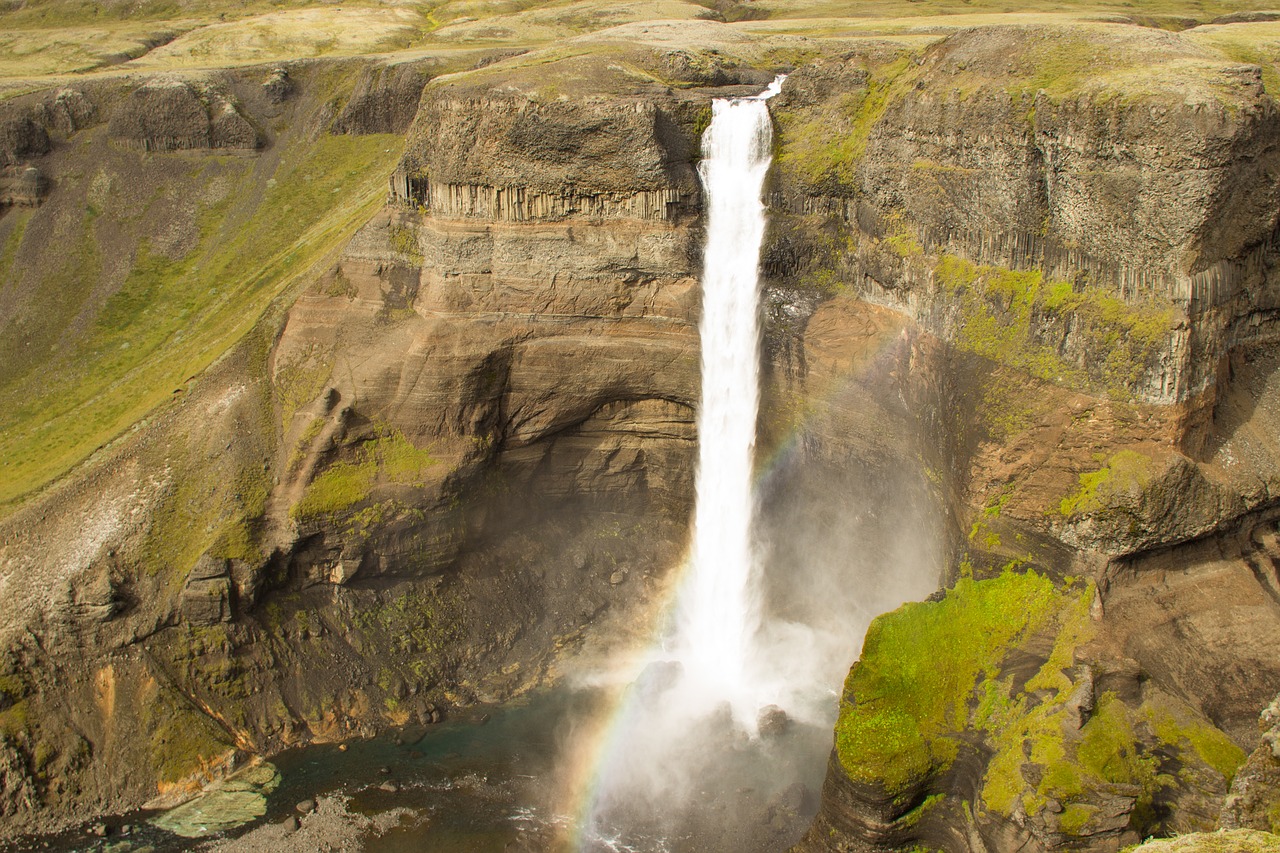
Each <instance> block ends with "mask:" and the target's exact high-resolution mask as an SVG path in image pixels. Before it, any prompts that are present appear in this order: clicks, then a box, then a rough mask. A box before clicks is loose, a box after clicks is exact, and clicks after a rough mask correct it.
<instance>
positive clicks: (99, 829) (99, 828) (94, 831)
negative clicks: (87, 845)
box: [89, 821, 111, 838]
mask: <svg viewBox="0 0 1280 853" xmlns="http://www.w3.org/2000/svg"><path fill="white" fill-rule="evenodd" d="M110 831H111V830H110V828H109V827H108V826H107V825H106V824H105V823H102V822H101V821H99V822H98V823H95V824H94V825H93V826H91V827H89V834H90V835H96V836H97V837H98V838H105V837H106V836H107V834H108V833H109V832H110Z"/></svg>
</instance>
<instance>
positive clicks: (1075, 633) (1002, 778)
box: [974, 584, 1094, 815]
mask: <svg viewBox="0 0 1280 853" xmlns="http://www.w3.org/2000/svg"><path fill="white" fill-rule="evenodd" d="M1093 595H1094V589H1093V586H1092V584H1090V585H1088V586H1086V587H1085V588H1084V589H1083V590H1081V591H1080V592H1078V593H1074V594H1073V593H1070V592H1069V591H1064V592H1062V593H1060V596H1059V599H1058V602H1057V604H1058V606H1057V608H1056V610H1055V612H1054V613H1053V614H1052V619H1053V626H1054V628H1055V630H1056V635H1055V637H1054V645H1053V650H1052V652H1050V654H1049V658H1048V660H1046V661H1045V663H1044V665H1043V666H1042V667H1041V668H1040V669H1039V671H1038V672H1037V673H1036V674H1035V675H1034V676H1032V677H1031V679H1029V680H1028V681H1027V683H1026V685H1025V686H1024V687H1023V689H1022V691H1020V692H1019V693H1017V694H1015V693H1014V691H1013V683H1012V679H1011V678H1006V679H1004V680H1001V681H996V680H994V679H989V680H988V681H987V682H986V683H984V684H983V685H982V701H981V702H980V703H979V705H978V710H977V712H976V713H975V716H974V725H975V726H976V727H977V728H978V729H981V730H983V731H985V732H987V735H988V737H989V738H990V740H991V741H992V743H993V745H994V746H995V755H994V756H993V757H992V759H991V762H990V764H989V765H988V767H987V778H986V780H985V782H984V785H983V789H982V800H983V803H984V804H985V805H986V807H987V808H989V809H991V810H992V811H995V812H997V813H999V814H1003V815H1009V814H1011V813H1012V811H1013V806H1014V802H1015V801H1016V800H1017V799H1018V797H1019V796H1020V795H1023V807H1024V808H1025V809H1026V810H1027V812H1028V813H1033V812H1035V811H1038V810H1039V809H1040V808H1041V807H1043V805H1044V802H1045V799H1046V798H1047V797H1049V796H1055V797H1068V796H1070V795H1071V794H1070V793H1069V792H1075V793H1079V791H1080V790H1081V783H1080V778H1079V773H1078V771H1077V769H1076V768H1075V766H1074V764H1073V763H1071V762H1070V761H1068V760H1067V759H1068V755H1067V746H1066V744H1065V741H1064V737H1063V729H1062V724H1063V716H1064V711H1065V707H1066V702H1067V699H1068V698H1069V697H1070V695H1071V692H1072V690H1073V688H1074V684H1073V683H1072V681H1071V679H1070V678H1069V677H1068V676H1067V675H1066V673H1065V670H1066V669H1068V668H1069V667H1071V666H1072V665H1073V664H1074V658H1075V650H1076V648H1077V647H1078V646H1079V645H1080V644H1081V643H1084V642H1086V641H1087V640H1088V639H1089V638H1090V637H1091V636H1092V631H1093V626H1092V623H1091V621H1090V620H1089V605H1090V604H1091V603H1092V601H1093ZM1045 621H1046V623H1047V622H1048V621H1049V620H1047V619H1046V620H1045ZM1037 697H1042V698H1037ZM1028 760H1030V761H1033V762H1035V763H1036V764H1039V765H1041V766H1042V767H1044V768H1045V772H1044V775H1043V777H1042V779H1041V781H1040V785H1039V786H1038V788H1037V789H1036V790H1035V791H1034V792H1032V793H1029V794H1024V790H1025V787H1026V782H1025V780H1024V778H1023V775H1022V768H1023V765H1024V764H1026V763H1027V761H1028Z"/></svg>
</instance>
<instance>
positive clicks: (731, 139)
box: [674, 77, 782, 722]
mask: <svg viewBox="0 0 1280 853" xmlns="http://www.w3.org/2000/svg"><path fill="white" fill-rule="evenodd" d="M781 85H782V78H781V77H779V78H778V79H776V80H775V81H774V82H773V84H772V85H771V86H769V88H768V89H767V90H765V91H764V92H763V93H761V94H760V95H757V96H756V97H754V98H734V99H717V100H716V101H714V102H713V104H712V120H711V125H710V127H708V128H707V131H706V133H705V135H704V136H703V139H702V151H703V159H702V162H701V164H700V167H699V171H700V174H701V177H702V183H703V187H704V189H705V191H706V196H707V198H708V219H707V242H706V252H705V257H704V264H703V275H702V320H701V324H700V326H699V334H700V337H701V341H702V405H701V408H700V410H699V414H698V445H699V452H698V471H697V502H696V505H695V509H694V521H693V527H694V533H693V547H692V555H691V565H690V575H689V578H688V582H687V583H688V585H687V587H686V588H685V590H684V593H683V595H682V597H681V599H680V603H679V609H678V611H677V622H676V635H675V648H674V651H675V652H676V655H677V656H678V658H679V660H680V662H681V664H682V666H683V668H684V674H685V677H684V681H685V682H686V684H691V685H696V686H697V689H698V691H699V692H700V693H701V694H702V696H703V698H705V699H706V700H708V701H710V702H713V703H719V702H724V701H728V702H729V704H730V706H731V707H732V708H733V710H734V715H735V717H737V718H738V719H739V720H741V721H744V722H746V721H751V720H752V716H748V715H754V712H755V711H756V710H757V708H755V707H750V704H751V702H752V701H753V700H752V696H751V692H752V691H751V689H750V682H751V677H750V673H749V662H750V657H751V643H752V639H753V636H754V634H755V631H756V629H757V627H758V625H759V618H760V616H759V601H758V595H757V591H756V590H755V588H754V585H755V581H756V578H755V574H756V571H755V570H756V565H755V558H754V555H753V548H752V541H751V537H752V527H753V525H752V517H753V514H754V511H753V508H754V498H753V495H752V488H751V471H752V458H753V451H754V448H755V432H756V413H757V410H758V408H759V402H760V379H759V362H760V292H759V291H760V287H759V280H758V273H757V270H758V266H759V263H760V244H761V241H762V240H763V238H764V227H765V210H764V204H763V202H762V201H761V192H762V189H763V186H764V178H765V173H766V172H767V171H768V169H769V161H770V157H771V148H772V142H773V133H772V125H771V123H770V119H769V110H768V106H767V105H766V103H765V102H766V100H767V99H768V98H770V97H772V96H773V95H775V94H777V92H778V91H779V89H780V88H781Z"/></svg>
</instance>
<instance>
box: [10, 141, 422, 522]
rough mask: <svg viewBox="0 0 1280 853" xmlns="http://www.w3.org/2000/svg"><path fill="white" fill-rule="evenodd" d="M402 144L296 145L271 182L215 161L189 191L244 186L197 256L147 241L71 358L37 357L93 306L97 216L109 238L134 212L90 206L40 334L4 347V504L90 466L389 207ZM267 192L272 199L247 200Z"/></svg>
mask: <svg viewBox="0 0 1280 853" xmlns="http://www.w3.org/2000/svg"><path fill="white" fill-rule="evenodd" d="M400 144H401V140H400V139H399V138H392V137H382V136H369V137H357V136H337V137H328V136H326V137H322V138H320V139H319V140H316V141H315V142H310V141H299V142H298V143H295V145H294V146H293V147H292V148H290V150H288V151H287V152H285V155H284V156H283V158H282V161H281V163H280V164H279V166H278V167H277V168H276V169H275V172H274V176H272V181H274V183H270V182H268V181H267V180H266V178H267V177H268V176H265V175H261V174H257V173H256V170H255V169H254V168H253V163H252V161H247V160H244V159H243V158H225V159H224V158H216V157H210V158H209V160H208V161H207V165H205V166H204V167H203V168H204V169H206V170H209V171H210V173H209V174H205V172H203V171H201V170H199V169H198V170H197V171H196V173H195V174H193V175H192V176H191V178H190V180H191V181H192V182H193V183H194V184H195V185H197V186H199V185H202V184H205V183H207V182H209V181H214V180H215V179H217V178H221V179H223V180H226V179H227V178H229V177H230V178H232V179H233V180H235V181H236V182H237V183H236V185H235V187H234V189H233V191H232V192H229V193H227V195H226V196H225V197H224V199H223V200H222V201H218V202H215V203H212V204H210V205H207V206H206V207H205V208H204V209H203V210H202V211H201V216H200V239H199V244H198V246H197V247H196V248H194V249H193V250H192V251H190V252H188V253H187V254H185V255H184V256H182V257H180V258H177V259H173V258H170V257H167V256H165V255H163V254H160V253H158V252H156V251H155V250H154V249H153V248H152V247H151V246H150V245H149V244H147V243H145V242H144V243H143V244H141V245H140V246H139V247H138V250H137V254H136V256H135V260H134V263H133V264H132V266H131V269H130V271H129V273H128V275H127V277H126V278H125V281H124V282H123V284H122V286H121V287H120V289H119V291H118V292H117V293H116V294H115V295H114V296H112V297H111V298H110V299H109V300H108V301H107V304H106V306H105V307H104V308H103V309H102V311H101V312H100V313H99V314H98V316H97V317H96V319H95V320H94V321H93V322H92V323H91V325H90V327H89V328H88V329H86V330H85V332H84V333H83V334H81V335H80V336H78V338H77V339H76V342H75V344H74V345H73V346H70V347H69V348H66V349H62V350H59V351H57V352H55V353H53V354H52V355H50V354H49V353H48V352H47V351H46V352H38V351H35V350H32V349H30V347H29V346H28V345H27V342H30V341H33V340H45V341H48V340H50V339H54V340H56V339H57V338H58V333H59V332H61V330H62V329H64V328H66V327H67V326H69V325H70V323H71V320H72V318H73V317H74V316H75V315H76V313H78V312H80V311H82V310H85V309H86V308H89V305H88V303H87V301H86V300H87V299H88V297H89V293H90V290H91V289H92V288H93V287H94V286H95V285H97V284H98V282H99V279H100V275H101V273H100V272H99V271H100V270H101V264H102V262H101V260H100V255H101V251H100V250H99V248H98V240H99V232H100V230H101V223H100V222H99V221H98V220H99V217H108V216H110V217H112V218H113V227H115V223H120V224H121V225H127V224H128V221H129V220H132V221H136V219H135V217H137V216H138V213H139V212H138V211H129V210H108V211H104V212H101V213H100V212H99V211H98V210H97V208H96V207H95V206H93V205H90V206H89V207H88V208H87V209H86V213H85V218H84V221H83V222H82V223H81V224H80V226H79V227H78V230H77V233H78V234H80V235H81V240H80V243H79V244H77V245H73V246H71V247H70V249H69V251H67V252H66V253H65V255H64V257H65V258H66V260H65V262H64V263H63V264H62V266H61V267H60V268H59V269H57V270H55V271H54V272H53V273H52V274H51V275H50V276H49V277H48V278H46V280H44V281H42V282H40V284H39V291H40V293H41V294H42V297H41V298H42V299H43V300H45V302H47V303H48V304H47V305H46V306H45V307H46V308H48V311H47V312H46V311H42V312H40V314H39V318H38V320H36V321H35V322H38V323H39V325H38V326H33V327H29V328H28V327H20V328H18V329H15V328H9V329H7V330H6V332H7V335H6V338H5V339H6V340H7V342H8V343H7V345H3V344H0V347H3V352H0V355H3V356H5V357H7V358H9V359H10V360H9V362H8V363H9V364H10V365H11V366H13V367H14V368H15V369H14V370H13V371H12V372H10V373H8V374H7V375H6V376H5V377H4V383H3V385H0V407H2V409H3V413H2V414H0V504H4V503H12V502H13V501H14V500H16V499H18V498H19V497H21V496H23V495H25V494H28V493H29V492H31V491H33V490H34V489H37V488H39V487H40V486H42V485H44V484H45V483H47V482H48V481H49V480H51V479H52V478H54V477H56V476H58V475H60V474H61V473H63V472H65V471H66V470H67V469H69V468H70V467H71V466H73V465H75V464H76V463H77V462H79V461H81V460H82V459H84V458H85V457H86V456H88V455H89V454H90V453H91V452H92V451H93V450H94V449H96V448H97V447H99V446H101V445H102V444H104V443H105V442H107V441H109V440H110V439H111V438H112V437H114V436H116V435H118V434H119V433H120V432H121V431H122V430H124V429H125V428H126V427H128V426H129V425H130V424H133V423H134V422H136V421H137V420H138V419H139V418H140V417H142V416H143V415H144V414H145V413H147V412H149V411H151V410H152V409H154V408H155V407H156V406H158V405H159V404H161V403H162V402H164V401H165V400H168V399H169V398H170V397H171V396H172V393H173V392H174V389H180V388H181V387H182V386H183V385H184V384H185V383H186V381H187V380H188V379H189V378H190V377H192V376H195V375H198V374H199V373H200V372H201V371H202V370H203V369H204V368H205V367H207V366H208V365H209V364H210V363H211V362H212V361H213V360H214V359H215V358H217V357H218V356H219V355H221V354H222V353H223V352H225V351H226V350H227V349H228V348H229V347H230V346H231V345H232V344H233V343H235V342H236V341H237V340H239V339H241V338H242V337H243V336H244V335H245V333H246V332H247V331H248V330H249V329H250V328H251V327H252V326H253V324H254V323H255V322H256V321H257V319H258V318H259V316H261V314H262V312H263V310H264V309H265V308H266V306H267V305H268V304H269V303H270V301H271V300H272V299H273V298H274V297H275V296H276V295H277V294H279V293H280V292H282V291H283V290H285V289H286V288H288V287H289V286H290V285H292V284H293V283H294V282H295V281H298V280H300V279H301V278H302V277H303V276H304V275H305V274H307V273H308V272H309V271H310V270H311V268H312V266H313V265H314V264H315V263H316V262H317V261H318V260H319V259H320V258H322V257H323V256H324V255H325V254H326V253H327V252H329V251H330V250H331V249H332V248H333V246H335V245H337V244H338V243H340V242H341V240H343V239H344V238H345V237H347V236H348V235H350V234H351V233H352V232H353V231H354V229H355V228H356V227H357V226H359V225H360V224H362V223H363V222H364V221H366V220H367V218H368V216H369V215H370V214H371V212H372V211H373V209H374V208H375V207H376V205H377V204H380V203H381V201H382V197H383V191H384V187H383V181H384V179H385V175H386V172H387V170H389V169H390V166H391V163H392V162H394V159H395V157H396V155H397V153H398V150H399V146H400ZM116 180H120V179H116ZM260 183H266V184H267V187H268V188H267V190H266V192H265V193H261V194H258V193H255V192H253V191H252V189H251V188H252V187H253V186H256V185H258V184H260ZM158 189H160V190H161V191H163V188H158ZM172 191H175V192H182V191H185V188H184V187H183V186H182V185H179V186H178V187H174V188H173V190H172ZM198 195H199V194H197V196H198ZM337 200H341V202H342V203H341V204H335V201H337ZM43 213H44V211H43V210H41V211H38V212H37V213H36V214H35V216H40V215H42V214H43ZM143 213H145V211H143ZM31 230H32V229H31V227H30V226H28V228H27V233H28V234H30V233H31ZM20 266H21V265H15V271H14V273H13V274H11V276H10V278H12V276H13V275H17V274H19V273H18V272H17V268H18V267H20ZM5 286H8V282H6V283H5ZM21 322H24V323H27V322H30V321H28V320H21ZM55 330H56V331H55ZM27 353H31V354H30V355H27ZM24 367H25V369H24Z"/></svg>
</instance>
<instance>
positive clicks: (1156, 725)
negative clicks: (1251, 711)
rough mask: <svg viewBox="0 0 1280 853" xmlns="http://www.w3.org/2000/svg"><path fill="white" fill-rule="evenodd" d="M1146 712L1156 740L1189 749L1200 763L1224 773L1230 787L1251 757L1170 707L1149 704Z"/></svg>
mask: <svg viewBox="0 0 1280 853" xmlns="http://www.w3.org/2000/svg"><path fill="white" fill-rule="evenodd" d="M1144 710H1145V712H1146V716H1147V721H1148V722H1149V723H1150V725H1151V729H1152V731H1154V732H1155V735H1156V737H1158V738H1159V739H1160V740H1161V741H1163V742H1164V743H1165V744H1167V745H1169V746H1171V747H1175V748H1177V749H1180V750H1184V751H1185V750H1186V748H1187V747H1190V748H1191V749H1192V750H1194V751H1195V754H1196V755H1198V756H1199V757H1200V760H1201V761H1203V762H1204V763H1205V764H1207V765H1209V766H1210V767H1212V768H1213V769H1214V770H1216V771H1217V772H1218V773H1220V774H1222V778H1223V779H1224V780H1225V781H1226V784H1227V785H1230V784H1231V780H1232V779H1234V778H1235V775H1236V771H1237V770H1239V769H1240V766H1241V765H1242V764H1244V762H1245V759H1246V758H1247V757H1248V756H1246V755H1245V752H1244V750H1243V749H1241V748H1240V747H1238V746H1236V744H1235V743H1234V742H1233V741H1232V740H1231V738H1229V737H1227V736H1226V734H1224V733H1223V732H1222V731H1220V730H1219V729H1216V728H1214V727H1213V726H1211V725H1209V724H1208V723H1206V722H1204V721H1202V720H1196V719H1191V718H1190V717H1189V716H1187V715H1182V719H1181V720H1180V719H1179V718H1178V717H1177V716H1175V715H1174V714H1173V713H1171V712H1170V710H1169V709H1167V708H1163V707H1156V706H1152V705H1148V706H1146V708H1145V709H1144Z"/></svg>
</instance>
